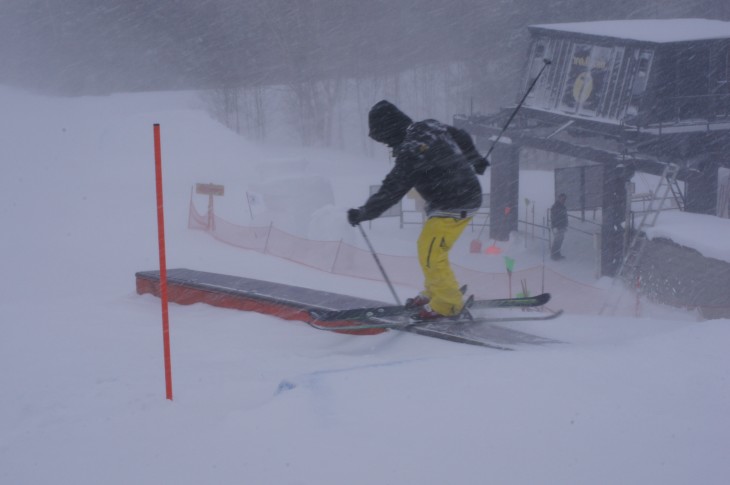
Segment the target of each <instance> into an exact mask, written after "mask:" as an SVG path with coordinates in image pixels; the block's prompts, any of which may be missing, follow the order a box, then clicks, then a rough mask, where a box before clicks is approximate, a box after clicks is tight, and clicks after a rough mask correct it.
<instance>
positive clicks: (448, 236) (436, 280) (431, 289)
mask: <svg viewBox="0 0 730 485" xmlns="http://www.w3.org/2000/svg"><path fill="white" fill-rule="evenodd" d="M470 220H471V218H470V217H469V218H466V219H453V218H450V217H431V218H429V219H428V220H427V221H426V223H425V224H424V225H423V230H422V231H421V235H420V236H419V237H418V262H419V263H420V264H421V269H422V270H423V276H424V288H425V290H424V291H423V292H422V294H423V295H424V296H427V297H428V298H430V299H431V303H430V304H431V308H432V309H433V310H434V311H435V312H437V313H440V314H441V315H456V314H457V313H459V312H460V311H461V307H462V306H464V300H463V298H462V294H461V292H460V291H459V283H458V282H457V281H456V277H454V272H453V271H452V270H451V265H450V264H449V251H450V250H451V247H452V246H453V245H454V243H455V242H456V240H457V239H459V236H461V233H462V232H464V229H465V228H466V226H467V225H468V224H469V221H470Z"/></svg>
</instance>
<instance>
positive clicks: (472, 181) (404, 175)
mask: <svg viewBox="0 0 730 485" xmlns="http://www.w3.org/2000/svg"><path fill="white" fill-rule="evenodd" d="M369 124H370V137H371V138H372V139H374V140H375V141H378V142H381V143H385V144H386V145H388V146H390V147H391V148H393V153H394V155H395V157H396V159H395V167H393V169H392V170H391V171H390V173H388V175H387V176H386V177H385V179H384V180H383V184H382V186H381V188H380V190H379V191H378V192H377V193H375V194H373V195H372V196H371V197H370V198H369V199H368V200H367V202H366V203H365V205H363V206H362V207H360V211H361V220H365V221H366V220H370V219H375V218H376V217H378V216H380V215H381V214H382V213H383V212H385V211H386V210H387V209H388V208H389V207H391V206H392V205H394V204H395V203H397V202H398V201H399V200H400V199H401V198H403V196H404V195H406V193H408V191H409V190H411V189H412V188H414V187H415V189H416V190H417V191H418V193H419V194H420V195H421V197H423V199H424V200H425V201H426V212H427V214H428V216H429V217H431V216H437V217H439V216H440V217H455V218H465V217H468V216H470V215H472V214H473V213H474V212H476V210H477V209H478V208H479V207H480V206H481V204H482V189H481V185H480V183H479V179H478V178H477V176H476V174H477V173H480V174H482V173H484V171H485V170H486V168H487V166H488V165H489V163H488V162H487V161H486V160H485V159H484V158H483V157H482V156H481V155H479V153H478V152H477V150H476V148H475V147H474V143H473V142H472V140H471V137H470V136H469V134H468V133H466V132H465V131H463V130H460V129H458V128H454V127H453V126H449V125H446V124H444V123H440V122H438V121H436V120H425V121H419V122H416V123H413V122H412V121H411V119H410V118H409V117H408V116H406V115H405V114H403V113H402V112H401V111H400V110H399V109H398V108H397V107H395V106H394V105H393V104H392V103H389V102H388V101H380V102H379V103H377V104H376V105H375V106H373V108H372V109H371V110H370V114H369Z"/></svg>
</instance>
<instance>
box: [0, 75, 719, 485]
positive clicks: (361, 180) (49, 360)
mask: <svg viewBox="0 0 730 485" xmlns="http://www.w3.org/2000/svg"><path fill="white" fill-rule="evenodd" d="M0 105H1V106H3V109H2V111H0V160H1V161H2V167H3V170H2V177H1V178H0V216H1V220H2V222H3V226H4V228H3V235H2V237H1V238H0V253H1V254H2V260H1V261H2V266H1V268H2V275H3V278H2V283H0V288H1V290H2V291H0V368H1V369H2V372H0V389H2V393H1V394H0V396H1V397H0V483H3V484H9V485H10V484H13V485H21V484H33V485H37V484H46V483H73V484H76V485H82V484H100V483H104V484H131V483H134V484H158V483H174V484H180V485H182V484H201V483H206V484H243V483H246V484H249V483H251V484H267V483H272V484H273V483H276V484H318V485H324V484H332V485H334V484H338V485H339V484H343V483H347V484H352V485H355V484H387V483H389V484H411V483H412V484H416V483H417V484H443V483H458V484H484V483H500V484H502V483H505V484H535V483H565V484H567V483H571V484H572V483H591V484H617V483H621V484H642V485H643V484H648V483H656V484H659V483H661V484H689V483H701V484H718V485H719V484H725V483H727V482H728V477H730V464H729V463H728V461H727V457H726V455H727V450H728V449H730V421H728V419H727V412H728V409H730V385H729V384H730V382H729V380H730V354H729V353H728V352H727V344H726V343H727V342H728V340H729V339H730V325H729V323H730V322H728V321H727V320H715V321H704V322H702V321H696V319H694V318H691V317H688V315H686V314H684V313H681V312H675V311H673V310H667V309H665V310H664V312H663V313H662V315H663V316H661V317H659V316H658V315H659V313H656V314H654V316H653V317H652V318H641V319H630V318H618V317H599V316H595V317H586V316H579V315H565V316H563V317H562V318H560V319H559V320H556V321H552V322H545V323H541V324H538V323H532V324H527V323H523V324H515V325H514V327H515V328H517V329H520V330H524V331H528V332H532V333H535V334H539V335H543V336H546V337H551V338H554V339H558V340H561V341H563V342H564V343H562V344H556V345H550V346H544V347H528V348H520V349H519V350H518V351H515V352H501V351H493V350H488V349H483V348H477V347H471V346H467V345H463V344H454V343H449V342H445V341H440V340H435V339H430V338H427V337H421V336H416V335H411V334H404V333H397V332H388V333H385V334H381V335H377V336H370V337H363V336H346V335H338V334H332V333H326V332H319V331H316V330H314V329H312V328H310V327H308V326H307V325H305V324H303V323H300V322H291V321H284V320H279V319H276V318H273V317H269V316H264V315H259V314H254V313H244V312H238V311H233V310H224V309H219V308H214V307H209V306H205V305H193V306H179V305H174V304H173V305H171V307H170V320H171V339H172V363H173V380H174V396H175V398H174V401H167V400H166V399H165V397H164V373H163V362H162V331H161V323H160V302H159V300H158V299H156V298H154V297H151V296H148V295H146V296H139V295H137V294H136V293H135V290H134V273H135V272H136V271H140V270H152V269H156V268H157V265H158V253H157V239H156V237H157V230H156V215H155V194H154V165H153V150H152V148H153V145H152V125H153V123H160V124H161V126H162V136H163V140H162V141H163V165H164V166H163V170H164V176H165V185H164V191H165V210H166V215H165V216H166V222H167V226H166V233H167V243H168V245H167V258H168V266H169V267H170V268H174V267H187V268H193V269H199V270H204V271H212V272H220V273H226V274H234V275H241V276H247V277H252V278H261V279H266V280H272V281H281V282H285V283H289V284H294V285H299V286H307V287H311V288H318V289H324V290H330V291H337V292H340V293H348V294H353V295H357V296H361V297H366V298H373V299H380V300H384V301H388V300H389V299H390V296H389V292H388V289H387V287H386V286H385V285H384V284H383V283H379V282H373V281H366V280H360V279H354V278H346V277H342V276H337V275H333V274H328V273H323V272H319V271H316V270H313V269H310V268H307V267H304V266H301V265H297V264H294V263H291V262H287V261H284V260H280V259H276V258H274V257H272V256H269V255H262V254H260V253H256V252H250V251H244V250H241V249H236V248H234V247H231V246H227V245H224V244H221V243H220V242H218V241H216V240H215V239H213V238H211V237H209V236H208V235H207V234H205V233H204V232H200V231H191V230H189V229H187V211H188V201H189V197H190V189H191V187H192V186H193V184H194V183H196V182H213V183H224V184H225V186H226V195H225V196H224V197H221V198H220V199H219V200H217V201H216V204H217V205H216V211H217V212H218V213H219V214H221V215H222V216H225V217H226V218H227V219H230V220H232V221H234V222H239V223H242V224H244V223H246V222H248V221H249V217H250V216H249V213H248V208H247V206H246V205H245V204H246V202H245V200H246V199H245V192H246V190H251V189H252V187H254V186H256V185H257V184H258V185H259V186H260V185H261V184H264V183H266V181H267V180H269V181H270V180H271V179H272V177H274V178H275V177H276V176H277V174H278V175H282V174H281V173H279V171H277V170H273V175H272V173H266V172H267V170H265V169H262V164H264V165H265V164H270V166H271V167H274V166H276V164H277V163H282V162H281V161H291V160H305V161H306V165H307V168H306V173H307V175H308V176H316V177H321V178H323V179H324V180H327V181H329V183H330V184H331V190H332V198H333V200H334V204H333V205H331V206H330V207H329V208H324V209H321V210H318V211H317V217H316V223H317V224H318V227H320V228H323V229H322V231H323V232H325V233H327V235H328V236H333V235H334V236H335V237H336V236H338V235H339V236H340V237H343V238H349V239H351V240H354V241H358V234H357V232H356V231H355V230H354V229H352V228H351V227H349V226H348V225H347V224H346V222H345V221H344V218H345V217H344V212H345V210H346V209H347V208H349V207H351V206H356V205H359V204H361V203H362V202H363V201H364V198H365V196H366V194H367V186H368V185H370V184H377V183H378V182H379V181H380V180H381V179H382V177H383V175H384V174H385V173H386V171H387V170H388V162H387V159H386V158H385V157H384V156H383V157H380V158H379V159H365V158H362V157H358V156H355V155H352V154H346V153H342V152H334V151H327V150H316V149H300V148H297V147H293V146H286V145H280V146H261V145H256V144H253V143H250V142H248V141H246V140H245V139H243V138H241V137H238V136H236V135H234V134H232V133H230V132H228V131H226V130H225V129H224V128H222V127H221V126H219V125H218V124H216V123H215V122H213V121H212V120H210V119H209V118H208V117H207V115H206V114H205V113H204V112H202V111H200V110H199V109H198V108H197V106H198V105H199V102H198V101H197V99H196V97H195V96H194V95H193V94H190V93H169V94H164V93H161V94H137V95H115V96H110V97H104V98H81V99H55V98H46V97H40V96H31V95H27V94H23V93H20V92H18V91H15V90H10V89H7V88H0ZM379 153H380V152H379ZM382 153H383V154H384V152H382ZM284 166H289V167H291V166H294V167H296V166H300V165H298V164H296V163H295V164H291V163H289V162H287V163H284ZM269 172H272V170H269ZM543 175H544V176H545V177H546V178H547V179H546V180H542V177H541V176H540V174H539V173H532V174H529V175H526V177H525V183H524V188H523V189H522V190H523V191H524V192H525V193H524V196H525V197H528V198H532V199H534V200H541V201H542V202H540V204H542V205H541V206H540V207H539V210H538V211H537V212H538V213H540V212H541V211H542V212H543V213H544V210H545V209H546V208H547V204H549V203H550V202H551V200H549V199H550V198H552V194H551V193H550V189H551V187H552V178H551V177H552V176H551V175H550V174H549V173H545V174H543ZM531 180H532V181H533V182H530V181H531ZM541 194H542V195H541ZM319 196H321V194H319V195H318V197H319ZM305 202H306V201H303V204H304V203H305ZM670 221H671V222H672V224H673V225H674V229H671V228H668V229H667V230H679V232H682V230H683V228H684V227H685V226H684V223H680V224H678V225H677V224H675V223H674V220H670ZM712 222H713V223H714V222H715V220H713V221H712ZM659 227H661V226H658V228H659ZM370 230H371V234H372V236H373V243H374V244H375V246H376V247H377V249H378V250H379V251H382V252H384V253H391V254H407V253H408V252H409V251H413V246H414V234H415V231H417V228H415V227H409V228H407V229H404V230H399V229H395V227H394V226H393V225H391V224H390V222H388V221H378V222H376V223H374V224H373V227H372V229H370ZM657 230H660V229H657ZM692 231H693V232H692V234H694V239H695V241H694V242H695V243H696V244H699V245H702V244H703V243H706V244H705V245H706V246H712V244H711V243H712V241H711V239H713V238H714V237H715V236H714V233H713V232H712V229H711V227H708V226H703V227H702V228H700V229H692ZM464 239H465V240H467V241H466V243H467V245H468V239H471V237H470V235H469V234H468V233H467V235H465V237H464ZM359 244H362V241H359ZM566 244H569V240H566ZM713 247H714V246H713ZM518 248H521V249H520V252H519V255H520V258H524V259H526V258H529V257H531V256H530V254H532V253H531V252H530V251H529V248H527V249H525V245H522V244H519V242H517V243H513V244H512V245H511V246H510V245H508V246H507V247H505V248H504V249H505V251H507V252H508V253H509V251H511V250H512V251H515V252H516V251H518ZM720 250H721V249H720ZM566 251H567V248H566ZM533 252H534V251H533ZM473 256H474V255H472V256H468V255H467V254H466V251H465V250H463V251H460V250H458V248H457V249H455V254H454V257H455V258H457V259H458V258H469V257H473ZM480 257H481V258H482V261H489V260H488V259H487V258H488V257H487V256H481V255H480ZM534 257H535V259H536V260H540V258H541V255H538V256H534ZM577 259H578V261H573V262H570V264H566V265H564V266H562V267H561V268H562V270H563V271H566V272H569V273H570V274H569V275H572V273H571V272H575V277H576V279H581V280H585V279H586V278H588V275H590V274H591V270H590V269H589V270H585V269H583V267H582V266H581V263H580V257H579V258H577ZM585 259H586V260H587V261H588V262H590V257H589V256H587V257H585ZM484 264H485V265H488V264H489V263H484ZM588 264H590V263H588ZM398 290H399V292H401V294H402V295H404V296H407V295H408V294H409V293H408V292H412V291H413V289H412V288H403V287H400V288H398Z"/></svg>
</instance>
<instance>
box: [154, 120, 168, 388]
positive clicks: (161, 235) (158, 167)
mask: <svg viewBox="0 0 730 485" xmlns="http://www.w3.org/2000/svg"><path fill="white" fill-rule="evenodd" d="M153 131H154V137H155V180H156V187H157V239H158V242H159V247H160V300H161V301H162V341H163V346H164V354H165V355H164V359H165V395H166V397H167V399H169V400H170V401H172V364H171V362H170V361H171V359H170V318H169V314H168V310H167V307H168V305H167V301H168V299H167V262H166V261H165V217H164V210H163V206H162V147H161V144H160V125H159V123H155V124H154V126H153Z"/></svg>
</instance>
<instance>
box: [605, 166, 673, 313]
mask: <svg viewBox="0 0 730 485" xmlns="http://www.w3.org/2000/svg"><path fill="white" fill-rule="evenodd" d="M678 172H679V166H678V165H676V164H673V163H672V164H668V165H666V166H665V167H664V170H663V172H662V175H661V177H660V178H659V182H658V183H657V186H656V188H655V189H654V191H653V192H652V193H651V197H650V199H649V206H648V207H647V208H646V210H645V211H644V213H643V215H642V217H641V220H640V221H639V224H638V225H637V226H636V227H635V228H634V234H633V236H632V238H631V241H630V243H629V244H628V245H627V247H626V249H625V251H624V258H623V259H622V261H621V266H620V267H619V269H618V271H617V272H616V279H614V283H616V282H617V281H623V282H624V283H625V284H626V286H628V287H632V286H633V284H634V283H635V282H636V276H637V273H638V269H639V263H640V262H641V257H642V255H643V253H644V247H645V246H646V242H647V241H648V238H647V237H646V229H647V228H649V227H654V225H655V224H656V221H657V219H658V218H659V213H660V212H661V211H662V210H664V208H665V204H666V202H667V201H668V200H670V198H671V199H672V200H674V201H675V204H676V205H677V207H678V208H679V209H680V210H684V195H683V194H682V191H681V189H680V187H679V184H678V183H677V173H678ZM670 194H671V197H670ZM621 286H622V285H618V286H615V287H614V292H613V295H612V296H611V297H609V298H608V299H607V300H606V302H605V303H604V305H603V307H602V308H601V310H600V314H609V313H610V314H614V313H615V312H616V310H617V309H618V306H619V304H620V301H621V298H622V297H623V295H624V292H623V290H622V289H621V288H620V287H621Z"/></svg>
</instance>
